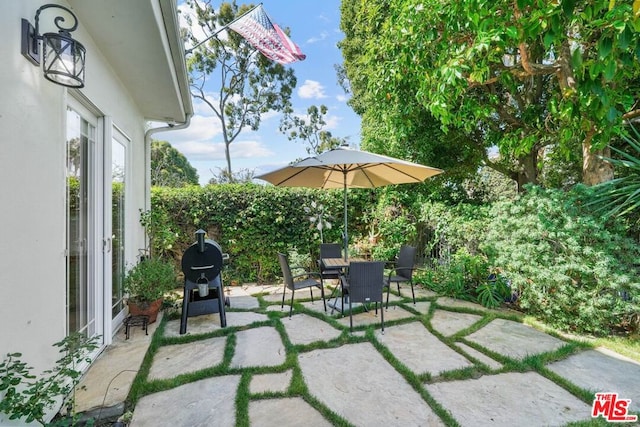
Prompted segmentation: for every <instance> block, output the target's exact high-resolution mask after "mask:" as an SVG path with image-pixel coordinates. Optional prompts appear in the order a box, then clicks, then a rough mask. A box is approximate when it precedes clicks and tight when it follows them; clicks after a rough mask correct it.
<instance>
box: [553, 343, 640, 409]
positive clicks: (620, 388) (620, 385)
mask: <svg viewBox="0 0 640 427" xmlns="http://www.w3.org/2000/svg"><path fill="white" fill-rule="evenodd" d="M547 367H548V368H549V369H550V370H551V371H553V372H555V373H556V374H558V375H560V376H561V377H564V378H574V380H573V382H574V383H575V384H576V385H577V386H579V387H582V388H585V389H588V390H591V391H593V392H616V393H618V394H619V397H620V398H621V399H631V405H630V410H631V411H640V364H638V363H636V362H635V361H633V360H631V359H628V358H626V357H624V356H621V355H619V354H616V353H614V352H612V351H608V350H606V349H597V350H589V351H583V352H582V353H579V354H576V355H573V356H569V357H568V358H566V359H564V360H560V361H558V362H555V363H552V364H550V365H548V366H547Z"/></svg>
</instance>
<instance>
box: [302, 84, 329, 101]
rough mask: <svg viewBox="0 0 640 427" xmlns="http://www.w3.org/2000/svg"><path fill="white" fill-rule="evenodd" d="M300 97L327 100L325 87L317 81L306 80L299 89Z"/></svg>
mask: <svg viewBox="0 0 640 427" xmlns="http://www.w3.org/2000/svg"><path fill="white" fill-rule="evenodd" d="M298 96H299V97H300V98H303V99H310V98H314V99H321V98H326V97H327V95H326V94H325V93H324V86H322V85H321V84H320V82H317V81H315V80H305V81H304V84H303V85H302V86H300V88H298Z"/></svg>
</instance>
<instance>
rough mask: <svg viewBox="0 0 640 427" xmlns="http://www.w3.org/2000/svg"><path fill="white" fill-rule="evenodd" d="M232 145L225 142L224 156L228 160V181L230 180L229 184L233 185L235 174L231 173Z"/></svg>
mask: <svg viewBox="0 0 640 427" xmlns="http://www.w3.org/2000/svg"><path fill="white" fill-rule="evenodd" d="M230 145H231V143H230V142H227V141H226V138H225V141H224V155H225V157H226V158H227V174H229V176H228V179H229V183H230V184H231V183H233V173H232V172H231V149H230V147H229V146H230Z"/></svg>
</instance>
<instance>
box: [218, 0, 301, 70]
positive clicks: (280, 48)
mask: <svg viewBox="0 0 640 427" xmlns="http://www.w3.org/2000/svg"><path fill="white" fill-rule="evenodd" d="M228 27H229V28H231V29H232V30H233V31H235V32H236V33H238V34H240V35H241V36H242V37H244V38H245V39H246V40H247V41H248V42H249V43H250V44H251V45H252V46H253V47H255V48H256V49H258V50H259V51H260V52H262V54H263V55H264V56H266V57H267V58H269V59H271V60H273V61H276V62H278V63H280V64H282V65H286V64H290V63H292V62H295V61H302V60H303V59H305V58H306V55H305V54H303V53H302V52H301V51H300V48H299V47H298V45H297V44H295V43H294V42H293V41H292V40H291V39H290V38H289V37H287V35H286V34H285V33H284V31H282V29H281V28H280V27H279V26H278V25H277V24H274V23H272V22H271V20H270V19H269V16H268V15H267V13H266V12H265V10H264V8H263V7H262V4H260V5H258V7H256V8H255V9H253V10H252V11H251V12H249V13H247V14H246V15H242V16H241V17H240V18H239V19H238V20H237V21H234V22H232V23H231V24H229V26H228Z"/></svg>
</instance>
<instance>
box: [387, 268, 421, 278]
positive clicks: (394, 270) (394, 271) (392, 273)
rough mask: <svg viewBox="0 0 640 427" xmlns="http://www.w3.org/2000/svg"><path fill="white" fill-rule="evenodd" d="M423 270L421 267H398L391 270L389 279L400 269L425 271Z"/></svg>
mask: <svg viewBox="0 0 640 427" xmlns="http://www.w3.org/2000/svg"><path fill="white" fill-rule="evenodd" d="M423 270H424V268H421V267H397V268H394V269H393V270H391V271H390V272H389V279H391V276H393V275H394V273H396V274H397V273H398V271H423Z"/></svg>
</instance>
